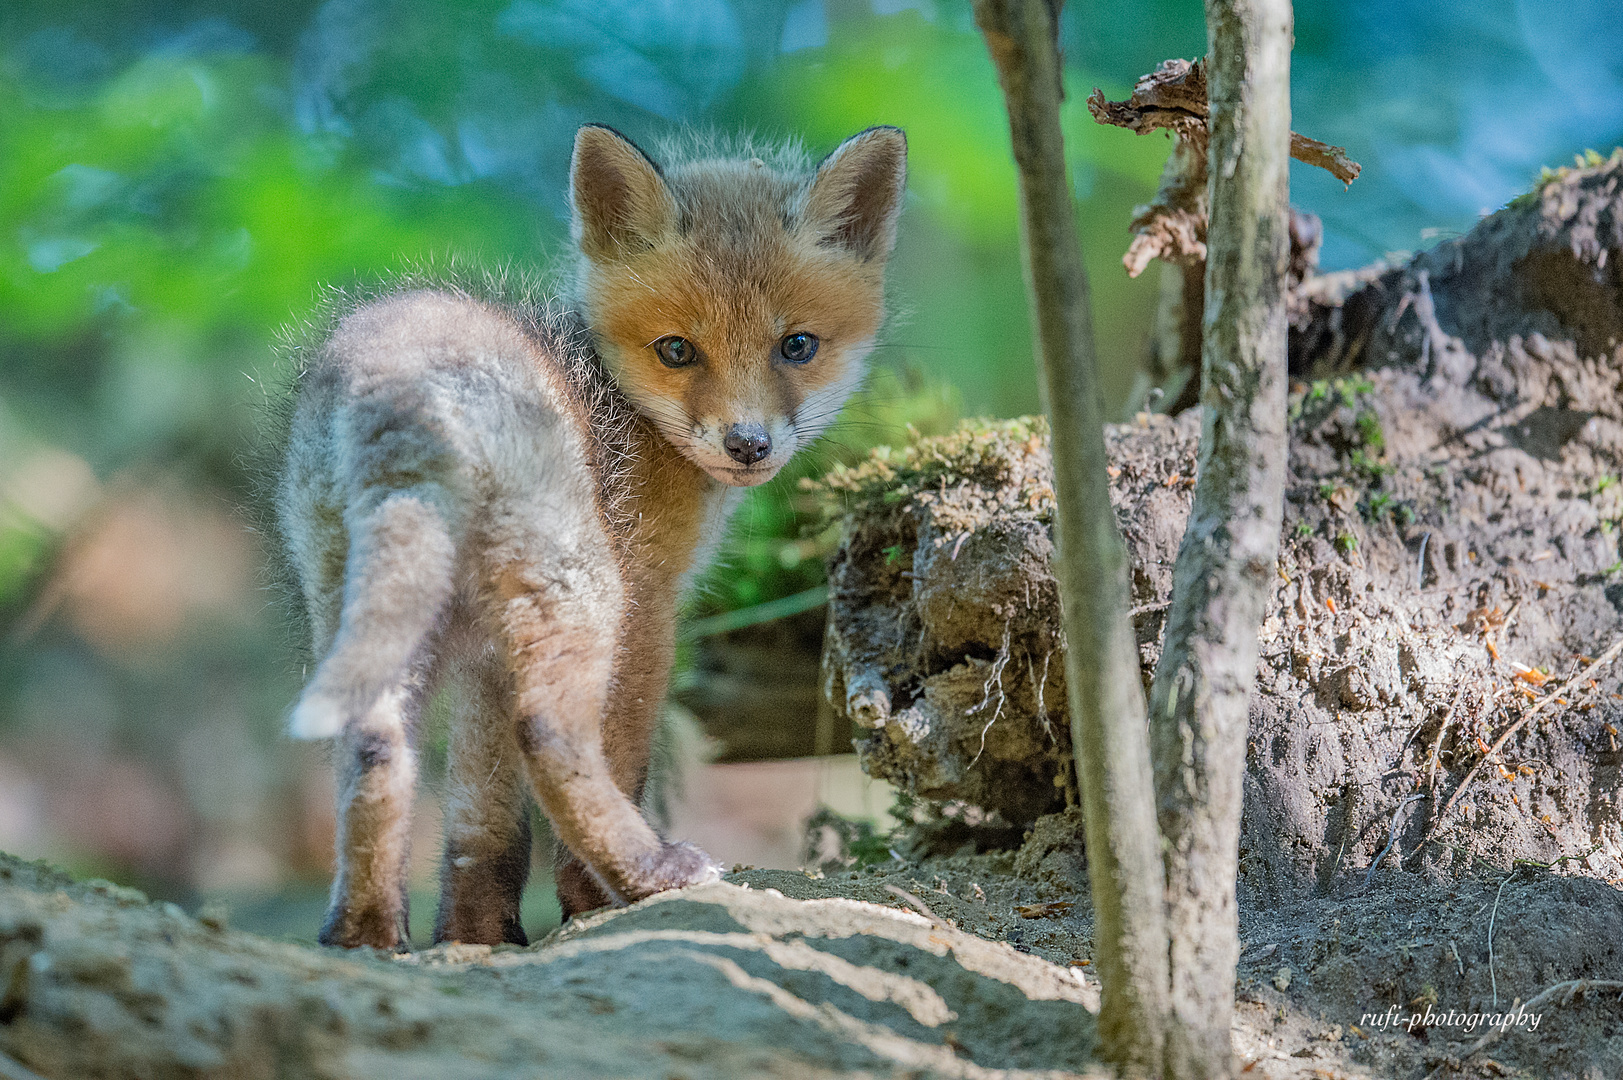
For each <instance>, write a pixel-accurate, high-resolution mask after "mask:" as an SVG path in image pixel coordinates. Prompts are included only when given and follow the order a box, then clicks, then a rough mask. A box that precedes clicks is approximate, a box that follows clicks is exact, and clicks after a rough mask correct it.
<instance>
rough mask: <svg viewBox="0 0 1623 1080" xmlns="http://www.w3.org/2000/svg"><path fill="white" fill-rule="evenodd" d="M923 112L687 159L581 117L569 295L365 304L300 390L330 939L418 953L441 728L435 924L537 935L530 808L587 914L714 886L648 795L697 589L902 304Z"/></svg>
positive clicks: (339, 327) (299, 711) (331, 340)
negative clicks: (425, 717)
mask: <svg viewBox="0 0 1623 1080" xmlns="http://www.w3.org/2000/svg"><path fill="white" fill-rule="evenodd" d="M905 161H906V142H905V139H904V138H903V135H902V133H901V132H900V131H899V130H897V129H895V128H871V129H869V130H867V131H864V132H861V133H860V134H858V135H855V136H853V137H852V138H850V139H848V140H846V142H844V143H843V144H841V145H840V147H839V148H838V149H836V150H835V151H834V152H833V153H832V154H830V155H829V156H828V157H827V158H825V159H823V161H822V162H821V163H819V164H817V165H815V166H813V165H811V164H809V163H808V162H806V161H805V160H804V159H803V158H802V157H800V156H799V155H798V154H796V153H795V152H793V151H779V152H774V153H770V154H749V153H746V154H744V155H730V156H729V155H724V154H713V153H712V154H707V153H703V152H701V153H698V154H696V155H689V156H687V157H680V156H679V157H675V158H670V159H667V160H666V161H665V162H664V165H663V167H661V166H660V165H657V164H655V162H654V161H653V160H652V159H651V158H649V157H648V156H647V155H645V154H644V153H643V152H642V151H641V150H639V149H638V148H637V147H636V146H634V145H633V144H632V143H631V142H629V141H628V140H626V139H625V138H624V137H622V136H620V135H619V134H618V133H616V132H614V131H612V130H610V129H609V128H606V127H599V126H588V127H584V128H582V129H581V130H580V132H579V134H578V135H577V137H576V142H575V152H574V158H573V162H572V166H571V186H570V196H571V201H572V205H573V209H574V220H573V229H572V235H573V237H574V241H575V245H576V248H577V251H578V256H579V258H578V276H577V279H576V284H575V287H574V291H573V295H572V296H571V297H570V298H569V302H568V303H567V304H561V305H543V306H531V305H524V304H505V303H500V302H495V301H491V300H488V299H481V298H477V297H475V296H473V295H471V294H469V293H467V292H465V291H462V290H459V289H456V288H452V287H439V288H423V289H410V290H399V291H395V292H392V293H388V294H385V295H383V296H381V297H379V298H376V299H373V300H371V301H369V302H367V303H365V304H363V305H360V306H358V307H356V308H355V309H354V310H352V311H350V312H349V313H348V314H347V315H345V316H344V317H343V318H341V319H340V320H338V322H337V323H336V326H335V328H334V329H333V331H332V333H331V334H330V336H329V337H327V339H326V340H325V341H324V342H323V343H322V344H320V345H319V346H318V347H317V348H316V349H314V350H313V352H312V354H311V356H310V358H309V360H308V362H307V363H306V365H305V370H304V371H303V372H302V374H301V376H300V379H299V383H298V386H297V389H296V394H295V400H294V407H293V415H292V420H291V425H290V429H289V439H288V446H287V449H286V454H285V458H284V463H283V468H282V472H281V476H280V481H279V486H278V490H277V517H278V525H279V529H280V531H281V534H282V535H283V536H284V537H285V540H286V545H287V549H288V555H289V559H290V562H291V563H292V565H293V568H294V569H295V571H296V573H297V576H298V579H299V584H300V588H301V591H302V595H303V600H304V604H305V607H306V609H307V612H308V615H309V621H310V627H311V634H312V639H313V646H314V651H315V654H316V655H317V656H319V657H322V659H321V661H320V663H319V664H318V666H317V667H316V670H315V673H314V675H313V676H312V677H311V678H310V681H309V684H308V685H307V686H306V687H305V690H304V693H303V695H302V696H301V698H300V699H299V702H298V704H297V706H296V707H295V709H294V711H293V715H292V720H291V730H292V733H293V734H294V735H295V736H298V737H301V738H336V739H337V740H338V768H339V785H338V786H339V793H338V842H337V846H338V853H337V854H338V857H337V874H336V878H335V881H334V883H333V891H332V899H331V904H330V907H329V911H328V914H327V918H326V922H325V924H324V925H323V927H322V929H321V934H320V938H321V941H322V942H324V943H326V944H334V945H345V946H357V945H371V946H376V947H380V948H400V947H403V945H404V943H405V941H406V937H407V926H406V917H407V911H406V899H405V869H406V856H407V844H408V837H409V833H410V827H409V826H410V822H409V814H410V808H411V802H412V796H413V790H414V788H415V784H416V750H415V745H414V739H415V729H416V722H417V716H418V712H419V709H420V706H421V705H422V703H423V701H424V698H425V696H426V695H428V694H429V693H431V692H432V691H433V689H434V688H435V687H436V686H437V685H438V684H439V683H440V682H441V681H442V680H455V681H456V682H458V683H460V685H461V687H462V689H463V692H462V693H461V694H460V695H459V696H460V699H461V702H462V704H461V707H460V709H459V712H458V715H457V716H456V717H455V718H454V720H453V722H452V731H451V738H450V765H449V771H450V776H449V783H448V790H447V796H446V798H447V806H446V812H445V852H444V865H443V870H442V877H441V894H440V908H439V915H438V918H437V920H436V923H435V928H434V938H435V940H436V941H448V940H457V941H463V942H470V943H474V942H477V943H489V944H496V943H501V942H523V941H524V940H525V937H524V930H523V927H522V926H521V925H520V922H519V899H520V894H521V892H522V890H523V887H524V883H525V880H526V877H527V874H528V867H529V860H530V836H529V825H528V821H529V818H528V814H529V809H528V806H529V799H530V798H531V797H533V798H534V799H535V800H536V801H537V802H538V803H539V804H540V806H541V808H542V809H543V810H544V811H545V813H546V814H547V816H548V818H549V819H550V820H551V822H552V825H553V827H554V831H555V833H556V835H557V836H558V838H559V839H560V840H561V841H562V844H563V845H564V848H565V849H566V850H562V851H561V852H560V866H559V873H558V889H559V895H560V900H561V902H562V904H563V908H564V911H565V913H566V914H573V913H576V912H580V911H583V910H588V909H590V908H594V907H598V906H601V905H602V904H605V903H623V902H628V901H632V900H636V899H639V898H641V897H644V896H647V895H649V894H651V893H654V892H658V891H660V890H663V889H669V888H678V887H681V886H684V885H689V884H693V883H696V882H700V881H705V880H710V879H713V878H715V877H716V876H717V875H718V874H719V869H718V867H717V866H716V865H715V864H714V862H713V861H712V860H711V859H710V858H709V857H708V856H706V855H705V854H704V853H703V852H702V851H700V850H699V849H697V848H696V847H693V846H692V845H690V844H685V843H672V842H667V841H665V840H663V839H662V838H661V837H660V836H659V835H658V834H657V833H656V832H655V831H654V829H653V828H651V827H650V826H649V824H648V823H647V822H646V821H645V820H644V818H643V816H642V815H641V814H640V813H639V812H638V810H637V799H638V798H639V796H640V792H641V789H642V786H643V783H644V780H645V775H646V771H647V765H648V757H649V747H650V739H651V736H652V730H653V726H654V722H655V717H656V714H657V710H658V708H659V706H660V704H661V702H662V701H663V698H664V695H665V690H666V681H667V679H668V676H669V672H670V665H671V660H672V655H673V651H674V641H675V620H676V610H677V603H678V600H679V597H680V594H681V591H682V589H683V588H684V586H685V584H686V583H687V582H688V581H690V580H691V579H692V577H693V576H694V575H695V574H696V573H697V572H698V571H699V570H700V569H701V568H702V566H703V564H704V562H705V561H706V559H707V558H708V556H709V553H710V551H711V550H713V548H714V546H715V544H716V542H717V540H718V538H719V536H720V533H721V530H722V528H723V526H724V525H725V523H726V520H727V517H728V515H729V513H730V512H731V511H732V509H733V508H734V507H735V506H736V505H737V502H738V497H739V495H740V493H741V491H742V489H743V488H745V487H748V486H752V485H755V484H760V483H763V482H765V481H766V480H768V479H770V478H771V477H772V476H773V475H774V474H775V473H776V472H777V471H778V470H779V469H780V468H781V467H782V466H783V464H784V463H785V462H787V461H788V460H789V458H790V456H791V455H793V454H794V452H795V451H796V449H797V448H798V447H801V446H804V445H805V444H807V443H808V442H810V441H811V440H813V439H815V438H816V437H817V436H818V435H819V434H820V433H821V431H822V430H823V429H824V428H825V427H826V426H827V425H828V423H829V422H831V421H832V419H833V418H834V416H835V414H836V413H837V412H838V411H839V409H840V406H841V405H842V403H843V402H844V401H845V399H846V397H847V396H848V395H849V394H850V392H851V391H852V389H853V388H854V387H855V386H856V384H857V383H858V381H859V380H860V378H861V375H862V369H863V361H864V359H865V357H866V355H867V353H868V352H869V351H870V349H871V348H872V345H873V341H874V336H875V334H876V333H877V331H878V328H879V326H880V323H881V321H882V317H883V307H884V300H883V269H884V263H885V260H886V258H887V257H888V256H889V254H890V250H891V246H892V244H893V242H894V238H895V229H896V218H897V214H898V212H899V210H900V207H901V199H902V189H903V181H904V175H905V169H906V164H905Z"/></svg>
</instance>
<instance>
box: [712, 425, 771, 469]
mask: <svg viewBox="0 0 1623 1080" xmlns="http://www.w3.org/2000/svg"><path fill="white" fill-rule="evenodd" d="M721 445H723V446H725V447H726V448H727V456H728V457H730V458H732V459H733V460H734V461H736V462H738V463H739V464H740V465H754V464H755V463H756V462H757V461H760V460H761V459H762V458H764V457H766V456H767V454H769V453H771V452H772V439H771V437H770V436H768V435H767V433H766V428H764V427H762V426H761V425H760V424H734V425H733V426H732V427H730V428H728V429H727V437H726V438H725V439H723V440H721Z"/></svg>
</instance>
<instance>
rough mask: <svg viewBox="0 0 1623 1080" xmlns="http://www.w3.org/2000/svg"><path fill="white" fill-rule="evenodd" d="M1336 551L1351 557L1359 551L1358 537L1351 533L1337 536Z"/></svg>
mask: <svg viewBox="0 0 1623 1080" xmlns="http://www.w3.org/2000/svg"><path fill="white" fill-rule="evenodd" d="M1336 550H1337V551H1339V552H1341V553H1342V554H1343V555H1351V554H1352V553H1353V552H1354V551H1356V550H1358V537H1356V536H1354V535H1353V534H1352V533H1350V532H1344V533H1337V534H1336Z"/></svg>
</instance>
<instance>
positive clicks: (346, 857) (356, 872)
mask: <svg viewBox="0 0 1623 1080" xmlns="http://www.w3.org/2000/svg"><path fill="white" fill-rule="evenodd" d="M351 518H352V524H351V527H350V541H351V542H350V553H349V558H348V562H347V566H346V569H345V585H344V600H343V608H342V613H341V615H340V617H339V625H338V629H337V633H336V634H335V636H334V638H333V641H332V645H331V647H330V649H329V651H328V653H327V656H326V658H325V659H323V660H322V662H321V665H320V666H319V667H318V668H317V669H316V674H315V676H314V677H313V678H312V679H311V681H310V685H309V686H308V687H307V688H306V689H305V692H304V694H303V696H302V697H301V698H300V701H299V705H298V707H297V708H296V709H295V710H294V715H293V721H292V728H293V733H294V734H295V735H302V736H304V737H322V736H327V735H338V736H339V737H340V738H339V740H338V745H337V754H338V761H337V767H338V774H339V776H338V843H337V849H338V850H337V873H336V875H335V876H334V880H333V891H332V899H331V904H330V906H329V909H328V913H327V918H326V921H325V923H324V924H323V925H322V928H321V932H320V934H319V939H320V941H321V942H322V944H324V945H343V946H356V945H371V946H374V947H377V948H384V949H394V948H400V947H402V946H403V945H404V944H405V942H406V938H407V912H406V901H405V881H406V869H407V857H408V855H409V851H410V831H411V804H412V798H413V795H414V793H415V789H416V782H417V756H416V750H415V747H414V746H413V740H414V737H415V731H416V723H417V714H418V711H419V709H420V707H421V703H422V697H423V693H424V682H425V679H424V674H425V672H426V670H427V668H428V666H429V662H430V654H431V651H432V648H431V646H432V640H431V639H432V637H433V632H434V629H435V626H436V623H437V621H438V619H439V616H440V613H441V611H442V609H443V608H444V606H445V603H446V600H447V599H448V597H449V594H450V591H451V581H452V567H453V564H454V560H455V545H454V543H453V541H452V539H451V537H450V535H449V532H448V530H447V528H446V525H445V520H444V515H443V514H442V513H441V512H440V511H439V510H437V509H436V508H435V506H434V505H432V502H431V501H430V500H426V499H424V498H422V497H419V495H418V494H414V493H407V492H394V493H389V494H387V495H386V496H385V497H383V498H381V499H379V500H378V501H377V502H376V504H375V505H374V506H373V507H371V508H370V510H369V512H358V513H355V514H353V515H351Z"/></svg>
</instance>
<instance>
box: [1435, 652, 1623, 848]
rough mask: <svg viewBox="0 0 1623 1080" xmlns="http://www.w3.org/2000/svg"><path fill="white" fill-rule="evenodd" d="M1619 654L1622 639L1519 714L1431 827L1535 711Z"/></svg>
mask: <svg viewBox="0 0 1623 1080" xmlns="http://www.w3.org/2000/svg"><path fill="white" fill-rule="evenodd" d="M1620 652H1623V638H1618V639H1617V640H1616V641H1614V642H1612V647H1611V648H1609V649H1607V650H1606V651H1605V652H1603V653H1601V654H1600V656H1598V657H1596V659H1595V662H1594V663H1593V664H1590V665H1589V666H1588V667H1587V668H1585V669H1584V670H1582V671H1580V672H1578V674H1576V675H1574V676H1573V677H1572V678H1570V679H1568V680H1567V681H1566V682H1564V683H1562V684H1561V685H1560V686H1559V687H1557V688H1556V689H1555V690H1554V691H1552V692H1551V693H1548V694H1546V695H1544V696H1543V697H1541V698H1539V699H1538V701H1536V702H1534V703H1533V707H1532V708H1531V709H1528V710H1527V711H1526V712H1524V713H1522V715H1521V718H1520V719H1518V720H1517V721H1516V722H1515V723H1513V724H1511V725H1510V726H1509V727H1507V728H1506V729H1505V731H1504V734H1502V735H1500V736H1499V738H1497V739H1495V740H1494V743H1493V745H1492V746H1490V747H1488V752H1487V753H1486V754H1483V755H1482V757H1481V758H1480V759H1478V761H1477V763H1476V764H1475V765H1472V766H1471V771H1470V772H1468V773H1466V774H1465V779H1464V780H1461V781H1460V786H1459V787H1457V788H1455V789H1454V794H1453V795H1450V796H1449V798H1448V802H1447V803H1445V804H1444V805H1443V809H1442V810H1441V811H1440V812H1439V813H1438V814H1437V817H1436V818H1434V819H1433V820H1432V823H1431V827H1432V828H1433V829H1435V828H1437V826H1438V825H1440V824H1441V823H1442V820H1443V819H1444V818H1446V817H1447V816H1448V812H1449V811H1450V810H1452V809H1454V804H1455V803H1457V802H1459V801H1460V796H1461V795H1463V794H1465V789H1466V788H1468V787H1470V786H1471V781H1472V780H1474V779H1476V774H1477V773H1479V772H1481V771H1482V766H1483V765H1485V764H1487V763H1488V762H1489V761H1490V760H1492V759H1493V757H1494V755H1495V754H1497V753H1499V750H1500V748H1501V747H1503V746H1504V745H1505V743H1506V742H1508V741H1509V740H1510V737H1511V736H1512V735H1514V734H1516V732H1518V731H1520V730H1521V729H1522V728H1524V727H1526V726H1527V722H1528V721H1529V720H1531V719H1533V717H1535V716H1537V715H1538V714H1539V710H1541V709H1543V708H1544V706H1546V705H1548V704H1549V703H1550V702H1552V701H1555V700H1557V699H1559V698H1564V697H1565V696H1566V695H1567V694H1569V693H1571V692H1572V690H1573V689H1574V688H1576V687H1577V686H1579V685H1580V684H1581V683H1583V682H1584V681H1586V680H1588V679H1589V678H1591V677H1592V676H1593V675H1594V674H1595V672H1597V671H1599V670H1600V669H1601V668H1603V667H1605V666H1606V665H1607V664H1609V663H1611V662H1612V661H1613V660H1615V659H1617V654H1618V653H1620Z"/></svg>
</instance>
